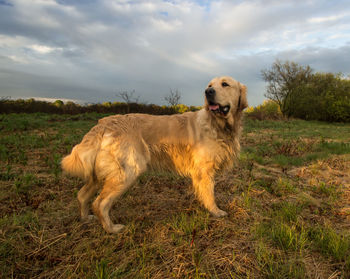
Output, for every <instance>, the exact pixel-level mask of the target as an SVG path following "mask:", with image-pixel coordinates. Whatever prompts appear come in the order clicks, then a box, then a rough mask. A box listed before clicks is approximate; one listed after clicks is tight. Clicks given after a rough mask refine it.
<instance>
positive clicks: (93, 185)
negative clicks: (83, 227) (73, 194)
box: [78, 178, 98, 221]
mask: <svg viewBox="0 0 350 279" xmlns="http://www.w3.org/2000/svg"><path fill="white" fill-rule="evenodd" d="M97 191H98V185H97V182H96V181H94V179H92V178H91V179H89V181H87V182H86V184H85V185H84V186H83V187H82V188H81V189H80V190H79V192H78V201H79V205H80V215H81V220H82V221H86V220H89V217H90V216H93V215H89V206H88V203H89V201H90V200H91V198H92V197H93V196H94V195H95V194H96V193H97ZM90 219H91V218H90Z"/></svg>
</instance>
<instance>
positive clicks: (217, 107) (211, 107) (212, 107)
mask: <svg viewBox="0 0 350 279" xmlns="http://www.w3.org/2000/svg"><path fill="white" fill-rule="evenodd" d="M209 109H210V110H217V109H219V105H211V106H209Z"/></svg>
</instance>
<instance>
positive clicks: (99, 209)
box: [92, 141, 149, 233]
mask: <svg viewBox="0 0 350 279" xmlns="http://www.w3.org/2000/svg"><path fill="white" fill-rule="evenodd" d="M123 147H124V148H123V152H122V156H121V157H120V158H119V159H118V160H117V161H116V160H114V159H112V156H110V155H107V154H106V153H103V155H102V158H103V159H102V160H101V163H99V168H103V169H104V170H107V169H110V170H111V171H110V172H108V174H106V178H105V179H104V185H103V188H102V191H101V193H100V195H99V196H98V197H97V198H96V200H95V201H94V202H93V205H92V207H93V210H94V213H95V214H96V216H97V217H98V218H99V220H100V222H101V224H102V226H103V228H104V229H105V230H106V231H107V232H109V233H117V232H119V231H120V230H121V229H122V228H123V227H124V225H121V224H113V223H112V221H111V219H110V217H109V211H110V209H111V207H112V205H113V202H114V201H115V199H116V198H118V197H120V196H121V195H122V194H123V193H124V192H125V191H126V190H127V189H128V188H129V187H130V186H131V185H132V184H133V183H134V182H135V181H136V179H137V177H138V176H139V175H140V174H141V173H143V172H144V171H145V170H146V168H147V162H149V156H148V153H147V148H146V146H144V145H142V142H141V143H139V144H137V143H135V142H134V143H133V144H130V143H129V142H127V141H125V143H124V146H123ZM101 154H102V153H101Z"/></svg>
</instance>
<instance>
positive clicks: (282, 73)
mask: <svg viewBox="0 0 350 279" xmlns="http://www.w3.org/2000/svg"><path fill="white" fill-rule="evenodd" d="M261 75H262V78H263V79H264V80H265V81H266V82H267V83H268V84H267V86H266V93H265V94H264V95H265V97H266V98H268V99H270V100H273V101H275V102H276V103H277V104H278V105H279V106H280V108H281V111H282V113H283V115H286V116H290V115H289V114H290V112H291V109H292V106H293V104H292V102H293V94H294V93H297V91H298V88H300V86H301V85H303V84H305V83H307V82H308V81H309V80H310V77H311V75H312V69H311V68H310V66H305V67H304V66H300V65H299V64H297V63H295V62H289V61H286V62H284V63H282V62H281V61H280V60H278V59H277V60H276V61H275V62H274V63H273V64H272V67H271V68H270V69H264V70H262V71H261Z"/></svg>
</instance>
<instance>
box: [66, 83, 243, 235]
mask: <svg viewBox="0 0 350 279" xmlns="http://www.w3.org/2000/svg"><path fill="white" fill-rule="evenodd" d="M208 89H210V90H211V96H209V95H207V93H208V94H210V92H207V90H208ZM213 90H214V91H215V94H213V93H212V92H213ZM224 106H226V107H229V111H228V113H227V114H226V113H224V112H223V111H222V110H224ZM245 107H247V98H246V87H245V86H244V85H242V84H241V83H239V82H237V81H235V80H234V79H232V78H230V77H220V78H214V79H213V80H212V81H211V82H210V83H209V85H208V87H207V89H206V98H205V105H204V108H203V109H201V110H200V111H196V112H186V113H183V114H181V115H171V116H154V115H146V114H127V115H115V116H109V117H105V118H103V119H101V120H99V122H98V124H97V125H96V126H95V127H93V128H92V129H91V130H90V131H89V132H88V133H87V134H86V135H85V136H84V138H83V140H82V142H81V143H80V144H78V145H76V146H75V147H74V148H73V150H72V152H71V154H70V155H68V156H66V157H65V158H64V159H63V160H62V168H63V170H64V171H66V172H67V173H69V174H71V175H73V176H78V177H81V178H83V179H84V180H85V181H86V184H85V185H84V186H83V187H82V188H81V190H80V191H79V193H78V200H79V203H80V211H81V218H82V219H83V220H84V219H88V218H89V217H90V215H88V212H89V208H88V202H89V200H90V199H91V198H92V197H93V196H94V195H95V194H96V193H97V192H98V190H99V188H102V190H101V192H100V194H99V195H98V197H97V198H96V200H95V201H94V202H93V211H94V213H95V215H96V216H97V217H98V218H99V220H100V222H101V224H102V226H103V227H104V229H105V230H106V231H107V232H109V233H116V232H118V231H120V230H121V229H122V228H123V225H121V224H113V223H112V222H111V220H110V217H109V210H110V208H111V206H112V204H113V201H114V200H115V199H116V198H117V197H119V196H121V195H122V194H123V193H124V192H125V191H126V190H127V189H128V188H129V187H130V185H132V184H133V183H134V182H135V180H136V179H137V177H138V176H139V175H140V174H142V173H143V172H145V171H146V170H147V169H148V168H152V169H166V170H171V171H176V172H178V173H180V174H181V175H184V176H189V177H191V178H192V181H193V186H194V190H195V193H196V196H197V197H198V199H199V200H200V201H201V202H202V203H203V205H204V206H205V207H206V208H207V209H208V210H209V211H210V212H211V213H212V214H213V215H214V216H217V217H220V216H225V215H226V214H227V213H226V212H225V211H223V210H221V209H219V208H218V207H217V205H216V203H215V199H214V176H215V173H217V171H218V170H220V169H224V168H231V167H233V163H234V160H235V159H236V158H237V156H238V154H239V151H240V144H239V137H240V130H241V116H242V111H243V109H244V108H245ZM215 109H216V110H215Z"/></svg>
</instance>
